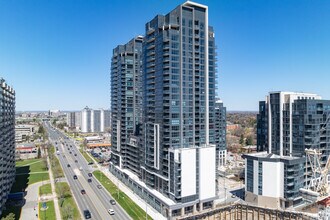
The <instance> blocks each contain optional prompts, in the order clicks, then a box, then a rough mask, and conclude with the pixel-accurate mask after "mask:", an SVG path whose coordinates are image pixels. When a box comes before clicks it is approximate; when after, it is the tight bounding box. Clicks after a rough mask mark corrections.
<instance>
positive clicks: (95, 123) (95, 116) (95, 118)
mask: <svg viewBox="0 0 330 220" xmlns="http://www.w3.org/2000/svg"><path fill="white" fill-rule="evenodd" d="M91 132H101V110H94V109H93V110H91Z"/></svg>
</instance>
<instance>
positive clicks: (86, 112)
mask: <svg viewBox="0 0 330 220" xmlns="http://www.w3.org/2000/svg"><path fill="white" fill-rule="evenodd" d="M81 132H83V133H88V132H92V129H91V109H90V108H88V107H87V106H86V107H85V108H84V109H83V110H82V111H81Z"/></svg>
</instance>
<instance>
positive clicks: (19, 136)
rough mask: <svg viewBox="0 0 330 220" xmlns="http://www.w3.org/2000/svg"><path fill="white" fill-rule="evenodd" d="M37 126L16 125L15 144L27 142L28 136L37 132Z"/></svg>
mask: <svg viewBox="0 0 330 220" xmlns="http://www.w3.org/2000/svg"><path fill="white" fill-rule="evenodd" d="M37 128H38V126H37V125H16V126H15V142H16V143H22V142H24V141H27V139H28V137H29V136H32V135H34V134H35V133H36V132H37Z"/></svg>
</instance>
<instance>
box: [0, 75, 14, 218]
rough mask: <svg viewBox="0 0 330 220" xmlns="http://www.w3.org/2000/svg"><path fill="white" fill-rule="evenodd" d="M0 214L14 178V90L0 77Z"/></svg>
mask: <svg viewBox="0 0 330 220" xmlns="http://www.w3.org/2000/svg"><path fill="white" fill-rule="evenodd" d="M0 100H1V101H0V108H1V111H0V118H1V120H0V164H1V166H0V173H1V178H0V186H1V191H0V215H1V213H2V210H3V207H4V205H5V203H6V200H7V196H8V194H9V192H10V189H11V187H12V185H13V182H14V180H15V91H14V89H13V88H11V87H9V86H8V85H7V84H6V83H5V80H4V79H2V78H0Z"/></svg>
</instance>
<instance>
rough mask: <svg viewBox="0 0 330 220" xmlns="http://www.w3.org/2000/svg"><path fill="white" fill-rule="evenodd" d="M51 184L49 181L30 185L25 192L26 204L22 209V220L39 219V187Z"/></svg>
mask: <svg viewBox="0 0 330 220" xmlns="http://www.w3.org/2000/svg"><path fill="white" fill-rule="evenodd" d="M46 183H49V181H43V182H37V183H34V184H31V185H29V186H28V187H27V188H26V189H25V191H26V196H25V204H24V206H23V207H22V211H21V218H20V219H22V220H36V219H38V217H37V216H36V215H37V214H38V197H39V187H40V186H42V185H43V184H46Z"/></svg>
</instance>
